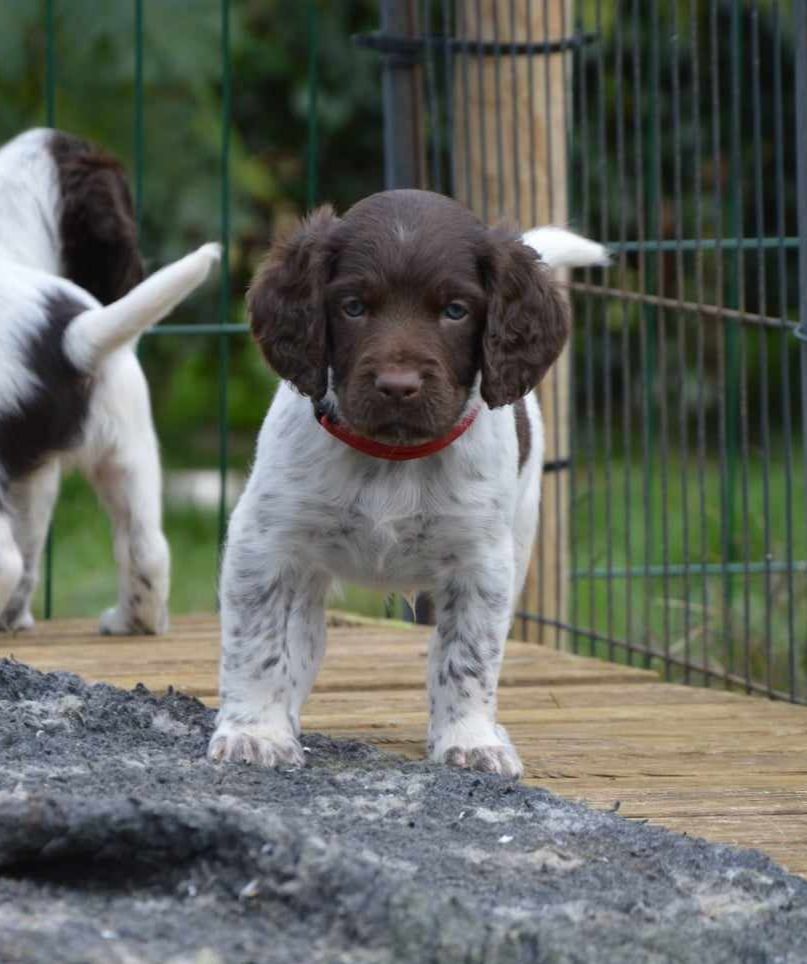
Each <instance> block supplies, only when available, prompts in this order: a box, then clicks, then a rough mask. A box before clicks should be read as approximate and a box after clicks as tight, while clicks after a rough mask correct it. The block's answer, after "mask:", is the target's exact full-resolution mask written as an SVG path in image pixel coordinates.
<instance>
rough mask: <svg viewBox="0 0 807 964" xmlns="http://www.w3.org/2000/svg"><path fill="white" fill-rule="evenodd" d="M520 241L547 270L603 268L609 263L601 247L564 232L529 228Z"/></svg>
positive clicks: (604, 250)
mask: <svg viewBox="0 0 807 964" xmlns="http://www.w3.org/2000/svg"><path fill="white" fill-rule="evenodd" d="M521 240H522V241H523V242H524V244H527V245H529V246H530V247H531V248H532V249H533V250H535V251H537V252H538V254H539V255H540V256H541V260H542V261H543V262H544V263H545V264H547V265H549V267H550V268H594V267H598V266H599V267H603V268H605V267H607V266H608V265H609V264H610V263H611V259H610V258H609V256H608V252H607V251H606V249H605V248H604V247H603V246H602V245H601V244H598V243H597V242H596V241H589V239H588V238H581V237H580V235H579V234H575V233H574V232H573V231H567V230H566V229H565V228H553V227H547V228H533V229H532V231H527V233H526V234H525V235H523V236H522V238H521Z"/></svg>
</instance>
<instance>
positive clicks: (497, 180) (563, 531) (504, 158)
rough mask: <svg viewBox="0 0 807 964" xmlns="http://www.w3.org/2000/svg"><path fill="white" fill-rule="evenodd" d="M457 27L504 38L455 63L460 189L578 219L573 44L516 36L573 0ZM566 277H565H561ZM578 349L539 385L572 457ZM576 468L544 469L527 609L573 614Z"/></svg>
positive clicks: (547, 416) (468, 0)
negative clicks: (571, 185) (569, 131)
mask: <svg viewBox="0 0 807 964" xmlns="http://www.w3.org/2000/svg"><path fill="white" fill-rule="evenodd" d="M457 21H458V22H457V34H458V37H459V39H460V40H464V41H467V42H469V43H474V42H492V43H493V44H494V45H498V46H497V47H495V48H494V50H493V51H489V52H487V53H485V54H482V53H479V52H475V51H473V50H464V49H463V48H462V46H460V48H459V50H458V51H457V57H456V60H455V68H454V149H455V159H456V161H455V163H456V195H457V197H458V198H459V200H461V201H464V202H465V203H466V204H468V205H469V207H471V208H472V209H473V210H474V211H475V212H476V213H477V214H478V215H479V216H480V217H481V218H482V219H483V220H485V221H487V222H488V223H493V222H496V221H500V220H508V221H512V222H515V223H516V224H517V225H519V226H520V227H521V228H523V229H525V230H526V229H528V228H531V227H534V226H536V225H539V224H552V223H555V224H565V223H566V221H567V219H568V202H567V185H566V171H567V154H566V146H567V145H566V124H567V114H568V110H569V106H568V100H569V96H570V93H569V92H568V91H567V81H568V77H569V73H570V71H571V64H570V62H569V57H570V54H569V53H568V52H555V53H551V54H542V53H534V54H532V55H529V54H514V53H513V52H512V51H511V50H510V49H509V44H510V43H514V42H515V43H534V44H536V43H537V44H541V43H551V42H552V41H557V40H559V39H560V38H562V37H564V36H568V35H569V34H570V33H571V29H572V18H571V3H570V0H543V2H542V0H512V2H510V3H500V2H497V0H460V2H458V4H457ZM561 280H565V279H561ZM569 377H570V367H569V353H568V350H567V351H565V352H564V353H563V355H562V356H561V358H560V359H559V361H558V363H557V364H556V365H555V367H554V369H553V370H552V372H551V373H550V374H549V375H548V376H547V378H546V379H545V380H544V381H543V383H542V384H541V386H540V388H539V397H540V400H541V408H542V411H543V416H544V424H545V430H546V456H545V458H546V461H547V462H553V461H558V460H565V459H567V458H568V455H569ZM568 519H569V485H568V471H559V472H552V473H547V474H545V475H544V483H543V494H542V499H541V522H540V531H539V538H538V545H537V547H536V552H535V554H534V556H533V560H532V563H531V565H530V573H529V576H528V579H527V586H526V589H525V592H524V596H523V598H522V600H521V604H520V607H519V608H523V609H524V610H525V611H527V612H531V613H536V614H538V615H540V616H543V617H544V618H546V619H550V620H556V621H560V622H566V621H567V611H568V599H569V525H568ZM514 632H515V634H516V635H525V636H526V638H528V639H530V640H535V641H538V642H542V643H548V644H552V645H560V642H561V640H562V638H563V636H562V633H561V631H559V630H557V629H555V628H554V626H543V625H541V624H539V623H536V622H533V621H530V622H528V623H527V624H526V626H522V624H521V623H520V622H517V623H516V626H515V629H514Z"/></svg>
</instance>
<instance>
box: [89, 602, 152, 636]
mask: <svg viewBox="0 0 807 964" xmlns="http://www.w3.org/2000/svg"><path fill="white" fill-rule="evenodd" d="M99 629H100V632H101V635H102V636H160V635H162V634H163V633H166V632H168V613H167V612H166V611H165V610H162V611H161V612H159V613H157V614H156V615H152V616H146V615H139V614H135V613H132V612H129V613H126V612H122V611H121V609H120V608H119V607H118V606H114V607H113V608H112V609H107V611H106V612H105V613H104V614H103V615H102V616H101V623H100V626H99Z"/></svg>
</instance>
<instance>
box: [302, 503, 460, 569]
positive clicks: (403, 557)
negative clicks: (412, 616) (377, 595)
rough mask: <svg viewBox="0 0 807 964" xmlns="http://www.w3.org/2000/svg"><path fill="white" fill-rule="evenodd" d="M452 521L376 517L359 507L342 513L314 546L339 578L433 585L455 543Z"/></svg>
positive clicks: (430, 516)
mask: <svg viewBox="0 0 807 964" xmlns="http://www.w3.org/2000/svg"><path fill="white" fill-rule="evenodd" d="M452 530H453V527H452V526H451V524H450V522H449V520H448V519H447V518H446V517H441V516H436V515H434V514H425V513H422V512H415V513H413V515H411V516H410V517H408V518H406V519H389V518H377V517H376V518H373V517H372V516H370V515H366V514H365V513H363V512H362V511H361V510H360V509H357V508H355V507H353V508H352V509H350V510H348V511H342V512H339V513H337V514H336V516H335V518H334V520H333V524H332V525H329V526H327V527H325V528H324V529H323V530H322V531H321V533H320V538H319V540H317V541H316V542H315V543H314V544H313V545H314V550H313V551H314V553H315V555H316V556H317V557H319V559H320V560H321V561H322V562H324V563H325V565H326V566H327V567H328V568H329V569H330V570H331V571H332V572H333V573H334V575H336V576H337V577H338V576H344V577H345V578H348V579H351V580H355V581H357V582H364V583H371V584H384V585H389V584H395V585H409V584H417V583H421V582H424V581H429V580H431V579H432V578H433V576H434V574H435V572H436V571H437V569H438V567H439V565H440V560H441V557H442V556H445V555H446V553H447V552H448V551H449V549H448V546H449V545H450V544H451V543H452V542H453V541H454V539H453V535H452Z"/></svg>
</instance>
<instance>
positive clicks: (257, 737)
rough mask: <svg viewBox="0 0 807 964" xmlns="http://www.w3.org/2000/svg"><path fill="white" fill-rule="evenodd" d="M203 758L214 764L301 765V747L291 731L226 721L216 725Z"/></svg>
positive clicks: (303, 759)
mask: <svg viewBox="0 0 807 964" xmlns="http://www.w3.org/2000/svg"><path fill="white" fill-rule="evenodd" d="M207 757H208V759H209V760H212V761H213V762H214V763H225V762H227V763H257V764H258V765H259V766H264V767H282V766H290V767H302V766H305V755H304V754H303V748H302V746H301V745H300V741H299V740H298V739H297V738H296V737H294V736H293V735H292V734H291V733H289V732H283V731H277V730H274V729H270V728H262V727H246V726H245V727H239V726H236V725H234V724H232V723H227V722H226V721H225V722H223V723H220V724H219V725H218V726H217V727H216V732H215V733H214V734H213V736H212V737H211V740H210V746H209V747H208V748H207Z"/></svg>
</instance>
